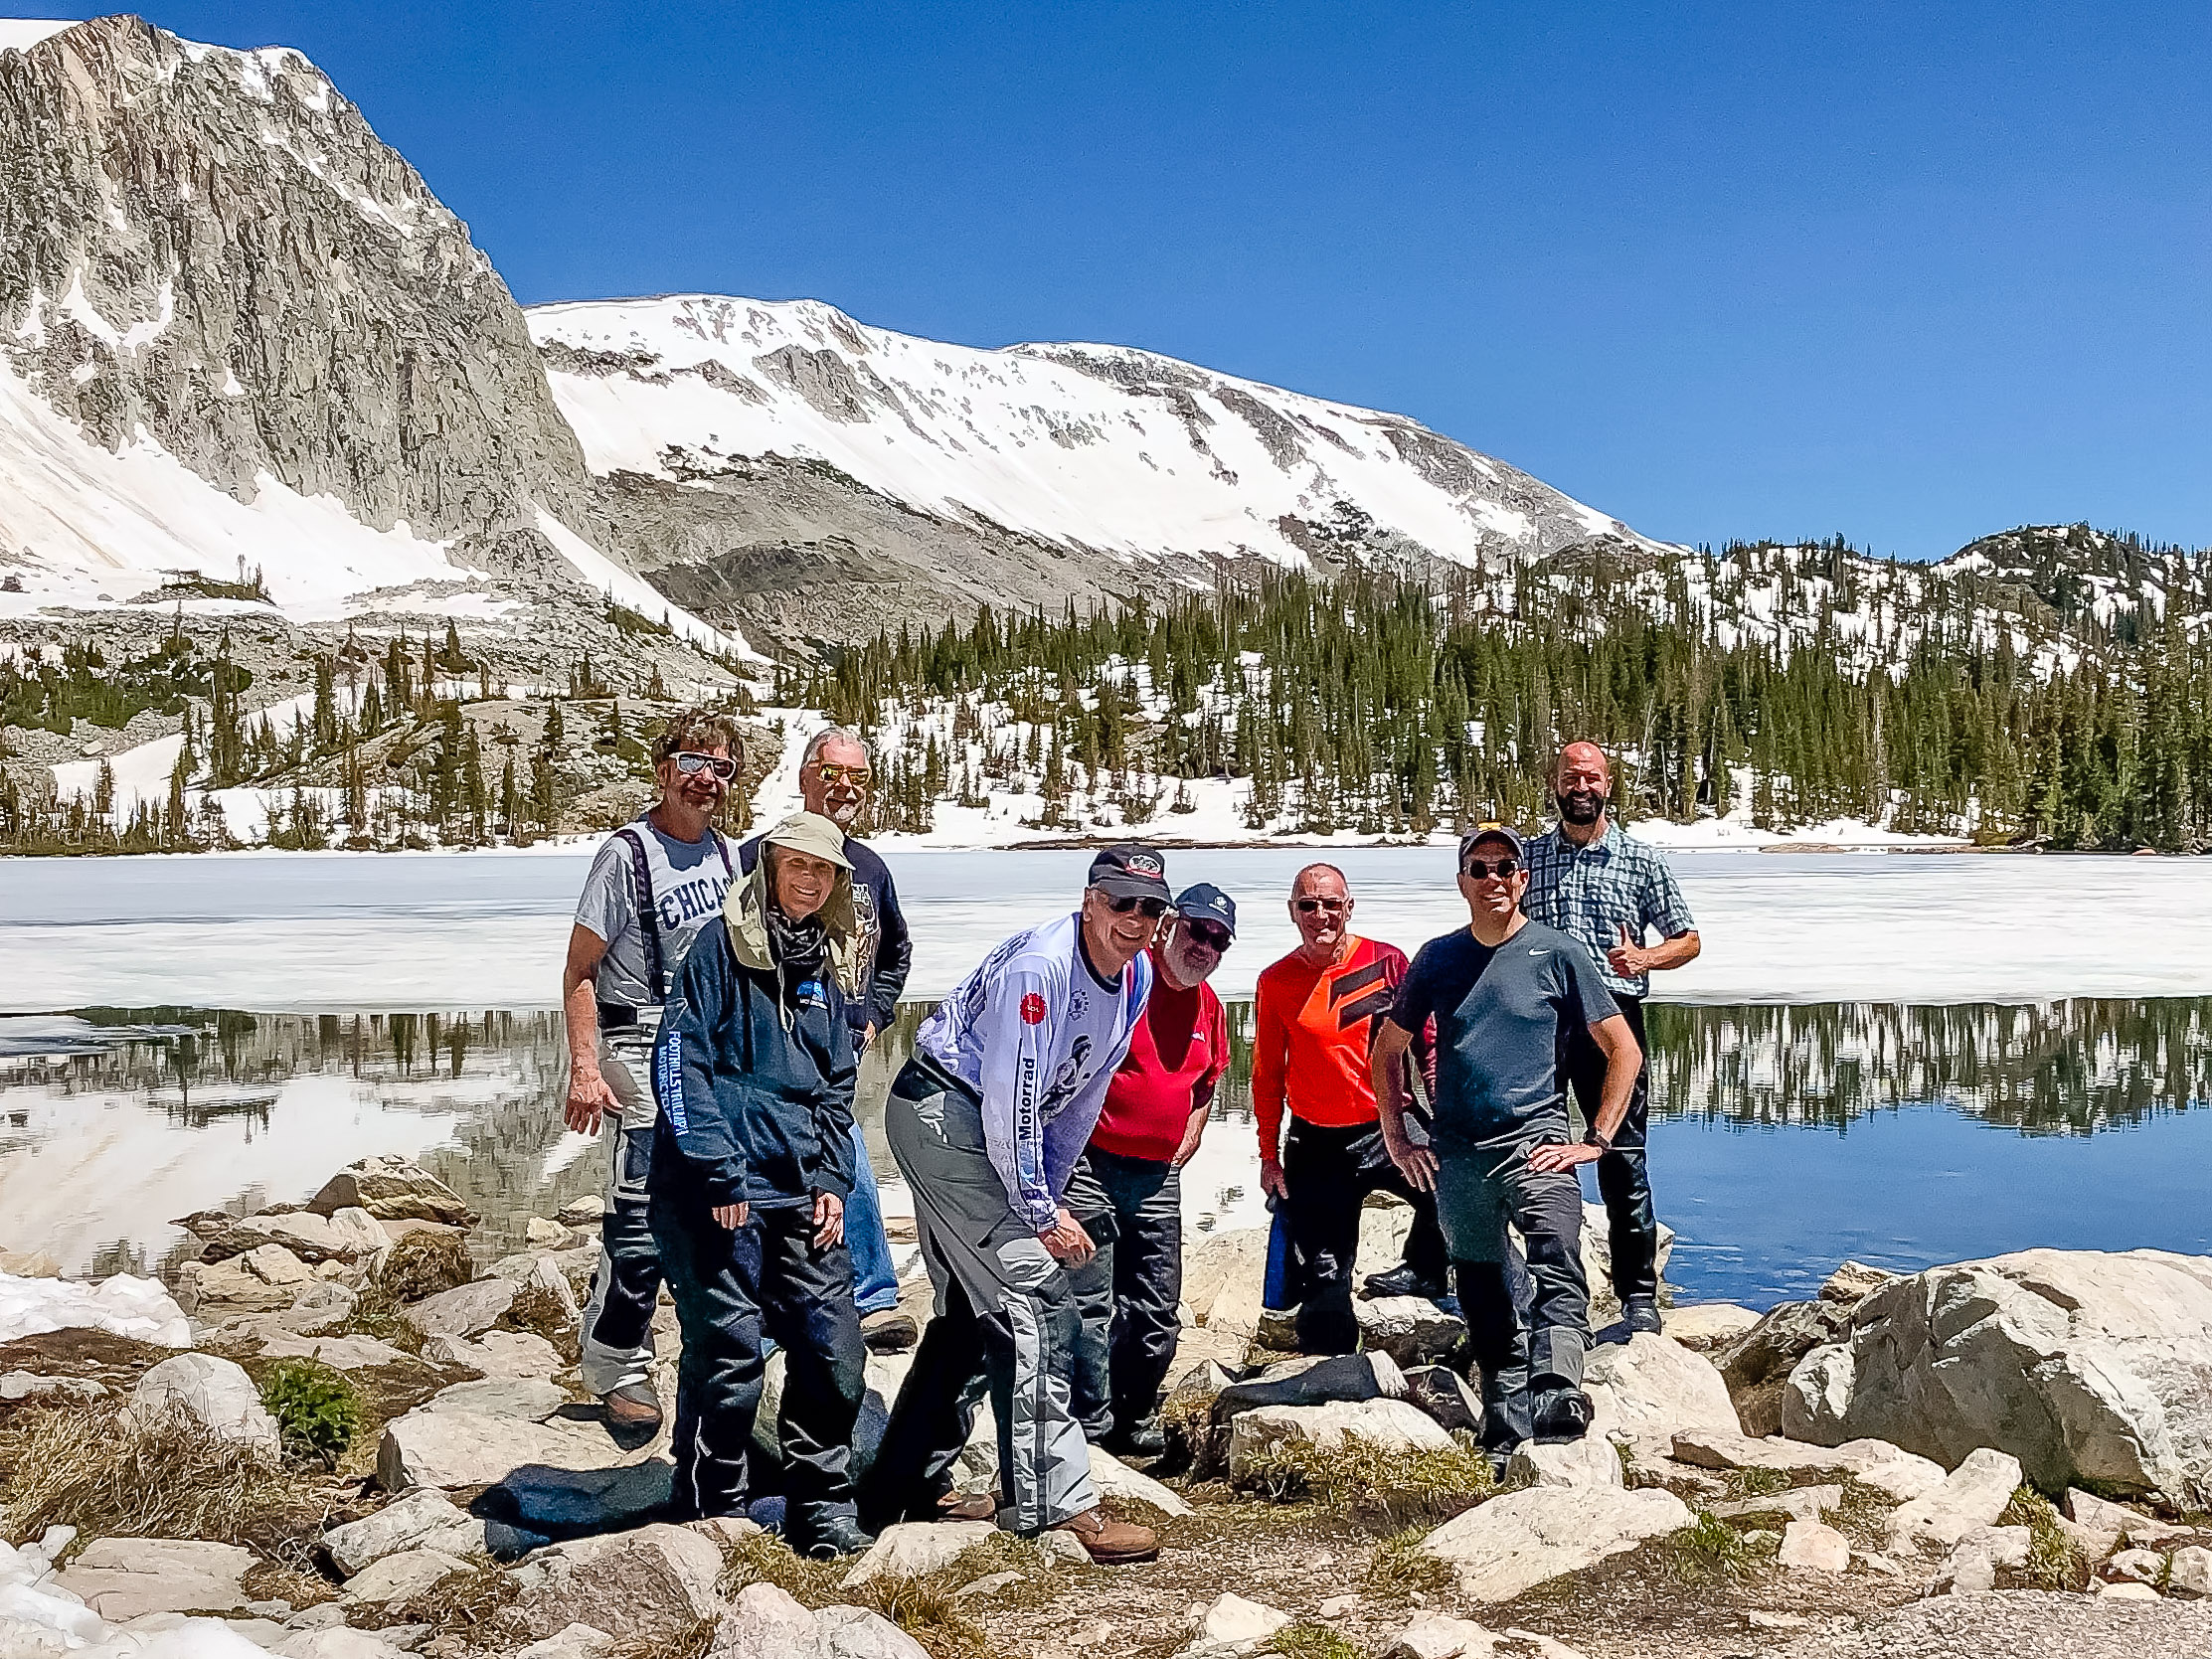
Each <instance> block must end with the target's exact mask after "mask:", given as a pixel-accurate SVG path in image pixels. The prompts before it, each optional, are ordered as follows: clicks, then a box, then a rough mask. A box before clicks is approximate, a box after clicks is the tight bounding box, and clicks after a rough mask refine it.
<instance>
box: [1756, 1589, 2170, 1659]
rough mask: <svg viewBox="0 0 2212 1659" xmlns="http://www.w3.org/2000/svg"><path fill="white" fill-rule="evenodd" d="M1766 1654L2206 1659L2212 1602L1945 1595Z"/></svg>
mask: <svg viewBox="0 0 2212 1659" xmlns="http://www.w3.org/2000/svg"><path fill="white" fill-rule="evenodd" d="M1769 1651H1770V1652H1771V1653H1773V1654H1774V1655H1775V1659H1896V1656H1898V1655H1901V1654H1911V1655H1913V1656H1914V1659H2208V1656H2212V1602H2202V1601H2195V1602H2192V1601H2106V1600H2098V1599H2093V1598H2091V1597H2089V1596H2083V1595H2060V1594H2054V1593H2052V1592H2050V1591H2047V1590H2032V1589H2008V1590H1997V1591H1995V1592H1993V1593H1991V1594H1986V1595H1946V1596H1941V1597H1937V1598H1935V1599H1932V1600H1928V1601H1918V1602H1915V1603H1914V1604H1913V1605H1911V1606H1909V1607H1899V1608H1897V1609H1896V1610H1895V1611H1892V1612H1887V1613H1878V1614H1876V1615H1875V1616H1874V1617H1872V1618H1869V1619H1867V1620H1866V1621H1865V1622H1864V1623H1862V1624H1860V1625H1859V1626H1858V1627H1857V1628H1856V1629H1854V1630H1849V1631H1840V1632H1832V1633H1824V1634H1821V1635H1816V1636H1804V1637H1800V1638H1799V1639H1798V1640H1796V1641H1794V1642H1792V1643H1790V1644H1789V1645H1788V1646H1787V1647H1777V1648H1773V1649H1770V1650H1769Z"/></svg>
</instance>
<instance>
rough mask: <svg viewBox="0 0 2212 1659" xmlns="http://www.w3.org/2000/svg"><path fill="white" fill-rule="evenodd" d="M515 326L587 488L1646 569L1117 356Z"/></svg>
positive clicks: (1206, 382)
mask: <svg viewBox="0 0 2212 1659" xmlns="http://www.w3.org/2000/svg"><path fill="white" fill-rule="evenodd" d="M527 316H528V318H529V322H530V331H531V334H532V337H533V338H535V339H536V340H537V341H538V343H539V345H540V347H541V349H542V350H543V351H544V354H545V357H546V362H547V367H548V369H549V371H550V375H549V378H550V380H551V383H552V386H553V392H554V397H555V400H556V401H557V402H558V403H559V405H560V407H561V412H562V413H563V414H564V415H567V416H568V418H569V423H570V424H571V425H572V426H573V427H574V428H575V430H576V433H577V436H578V438H579V439H580V440H581V441H582V443H583V445H584V453H585V457H586V459H587V461H588V462H589V463H590V465H591V467H592V469H593V470H594V471H595V472H597V473H600V474H611V473H616V472H629V473H640V474H645V475H647V476H654V477H660V478H665V479H678V480H685V481H694V480H701V479H706V478H711V477H713V476H715V475H717V474H721V473H726V472H728V471H730V470H731V469H732V468H733V466H735V465H737V464H738V463H741V462H743V461H745V460H748V459H755V458H758V457H762V456H767V455H777V456H782V457H785V458H787V459H794V460H805V461H812V462H823V463H827V464H828V465H829V466H831V467H834V468H836V469H837V470H838V471H840V472H842V473H844V474H847V475H849V476H850V477H851V478H852V479H854V480H857V481H858V482H859V483H860V484H862V485H864V486H866V487H867V488H868V489H870V490H872V491H876V492H879V493H880V494H882V495H885V496H888V497H890V498H892V499H893V500H895V501H897V502H900V503H903V504H905V505H906V506H907V507H909V508H912V509H914V510H917V511H919V512H922V513H926V514H931V515H935V516H936V517H939V518H943V519H947V520H951V521H953V522H957V523H966V524H970V525H975V526H979V527H992V528H1002V529H1006V530H1011V531H1013V532H1016V533H1018V534H1020V535H1023V536H1026V537H1031V538H1035V539H1036V540H1038V541H1040V542H1046V543H1052V544H1057V545H1059V546H1062V547H1066V548H1074V549H1081V550H1087V551H1092V552H1104V553H1106V554H1110V555H1113V556H1116V557H1118V558H1120V559H1124V560H1141V561H1157V560H1176V561H1182V560H1190V561H1204V560H1208V559H1211V558H1217V557H1218V558H1230V559H1236V558H1245V557H1251V556H1255V555H1257V556H1259V557H1261V558H1265V559H1269V560H1273V561H1276V562H1280V563H1297V564H1302V563H1305V562H1307V561H1308V560H1310V559H1314V558H1316V557H1321V558H1326V557H1328V556H1331V555H1339V556H1341V555H1345V554H1353V555H1360V554H1372V553H1383V554H1395V555H1397V556H1399V557H1400V558H1402V559H1404V560H1407V561H1414V562H1421V563H1426V562H1427V561H1428V560H1445V561H1449V562H1451V563H1453V564H1458V565H1474V564H1477V563H1480V562H1484V561H1488V562H1492V563H1500V562H1509V561H1511V560H1512V559H1515V558H1526V557H1529V556H1532V555H1538V554H1543V553H1549V552H1551V551H1553V550H1555V549H1557V548H1560V547H1564V546H1568V545H1572V544H1575V543H1581V542H1587V541H1589V540H1591V539H1592V538H1593V537H1613V538H1618V539H1621V540H1623V541H1626V542H1629V543H1633V544H1637V545H1641V546H1647V547H1649V546H1655V545H1656V544H1649V543H1645V542H1644V541H1643V539H1642V538H1640V537H1638V536H1636V535H1635V534H1634V533H1633V532H1632V531H1630V530H1629V529H1628V528H1627V527H1626V526H1625V525H1623V524H1621V523H1620V521H1618V520H1617V519H1613V518H1609V517H1607V516H1606V515H1605V514H1603V513H1601V512H1598V511H1596V510H1595V509H1593V508H1590V507H1586V506H1584V505H1583V504H1582V503H1580V502H1578V501H1574V500H1572V499H1570V498H1569V497H1567V496H1565V495H1562V494H1561V493H1560V492H1559V491H1557V490H1555V489H1553V488H1551V487H1550V486H1549V485H1547V484H1544V483H1541V482H1539V481H1538V480H1537V479H1534V478H1531V477H1530V476H1529V475H1528V474H1527V473H1524V472H1521V471H1519V470H1517V469H1516V468H1514V467H1511V466H1508V465H1506V464H1505V463H1504V462H1502V461H1497V460H1493V459H1491V458H1490V457H1489V456H1486V455H1481V454H1477V453H1476V452H1475V451H1473V450H1471V449H1468V448H1466V447H1465V446H1464V445H1462V444H1458V443H1455V442H1453V441H1451V440H1450V439H1449V438H1446V437H1442V436H1440V435H1438V434H1437V433H1435V432H1433V431H1430V430H1429V429H1428V428H1427V427H1425V426H1422V425H1420V424H1419V423H1417V422H1415V421H1413V420H1411V419H1408V418H1407V417H1405V416H1404V415H1387V414H1379V413H1377V412H1375V411H1373V410H1364V409H1356V408H1353V407H1351V406H1349V405H1346V404H1336V403H1329V402H1326V401H1324V400H1322V399H1319V398H1309V397H1304V396H1301V395H1299V394H1297V393H1291V392H1284V391H1281V390H1278V389H1277V388H1275V387H1272V386H1263V385H1260V384H1258V383H1257V382H1253V381H1246V380H1238V379H1235V378H1233V377H1230V376H1227V375H1219V374H1215V373H1213V372H1212V371H1210V370H1206V369H1201V368H1198V367H1195V366H1194V365H1191V364H1188V363H1181V362H1177V361H1176V360H1174V359H1172V358H1167V357H1160V356H1157V355H1155V354H1153V353H1150V352H1143V351H1136V350H1132V349H1130V348H1127V347H1122V346H1094V345H1021V346H1010V347H1007V348H1005V349H1003V350H997V351H982V350H977V349H975V348H973V347H968V346H954V345H946V344H942V343H940V342H938V341H934V340H923V339H917V338H914V337H912V336H909V335H904V334H895V333H892V332H891V331H889V330H887V329H881V328H871V327H868V326H866V325H864V324H861V323H857V322H855V321H853V319H851V318H850V317H848V316H846V315H845V314H844V313H843V312H841V311H839V310H837V309H836V308H835V307H833V306H829V305H825V304H822V303H820V302H818V301H814V300H793V301H784V302H769V301H763V300H750V299H736V298H723V297H717V296H711V295H696V294H695V295H679V296H673V297H667V298H659V299H640V300H617V301H604V302H592V303H579V304H564V305H542V306H537V307H534V308H532V309H531V310H530V311H529V312H528V313H527ZM1424 556H1426V558H1424Z"/></svg>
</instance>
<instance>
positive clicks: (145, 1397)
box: [130, 1354, 282, 1456]
mask: <svg viewBox="0 0 2212 1659" xmlns="http://www.w3.org/2000/svg"><path fill="white" fill-rule="evenodd" d="M130 1410H131V1412H132V1414H133V1415H135V1416H137V1417H138V1418H139V1420H140V1421H142V1422H154V1421H158V1420H159V1419H160V1418H161V1417H163V1416H164V1415H166V1414H167V1413H169V1412H171V1411H174V1410H182V1411H184V1412H185V1413H186V1414H187V1415H188V1416H191V1417H192V1418H194V1419H195V1420H197V1421H198V1422H200V1423H201V1424H202V1425H203V1426H205V1427H206V1428H207V1429H208V1431H209V1432H210V1433H212V1434H214V1435H215V1436H216V1437H217V1438H218V1439H224V1440H235V1441H237V1442H238V1443H239V1444H241V1445H245V1446H251V1447H253V1448H254V1449H255V1450H257V1451H261V1452H266V1453H267V1454H269V1455H270V1456H274V1455H275V1454H276V1452H277V1451H278V1450H279V1449H281V1446H282V1436H281V1435H279V1434H278V1432H277V1428H276V1419H275V1418H274V1417H272V1416H270V1415H269V1414H268V1408H266V1407H265V1406H263V1405H262V1404H261V1395H260V1391H259V1390H258V1389H256V1388H255V1387H254V1379H253V1378H251V1377H249V1376H247V1375H246V1372H245V1369H244V1368H243V1367H241V1366H238V1365H236V1364H234V1363H233V1362H232V1361H230V1360H221V1359H217V1358H216V1357H215V1356H214V1355H213V1354H179V1355H177V1356H176V1358H174V1359H169V1360H163V1361H162V1362H161V1363H160V1364H159V1365H157V1366H155V1367H153V1368H152V1369H151V1370H149V1371H148V1372H147V1373H146V1374H145V1375H144V1376H143V1377H141V1378H139V1379H138V1384H137V1387H135V1388H133V1389H132V1390H131V1391H130Z"/></svg>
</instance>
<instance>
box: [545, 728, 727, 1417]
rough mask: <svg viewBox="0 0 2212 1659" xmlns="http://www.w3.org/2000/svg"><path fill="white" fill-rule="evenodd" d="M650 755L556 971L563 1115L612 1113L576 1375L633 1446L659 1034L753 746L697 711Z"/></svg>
mask: <svg viewBox="0 0 2212 1659" xmlns="http://www.w3.org/2000/svg"><path fill="white" fill-rule="evenodd" d="M653 759H654V774H655V776H656V777H657V778H658V779H659V781H660V799H659V800H658V801H657V802H656V803H654V805H653V807H652V809H651V810H650V811H648V812H646V813H644V814H643V815H642V816H640V817H639V818H638V819H637V821H636V822H634V823H630V824H625V825H623V826H622V827H621V828H620V829H618V830H616V831H615V832H614V833H613V834H612V835H610V836H608V837H607V838H606V841H605V844H604V845H602V846H601V847H600V848H599V851H598V856H597V857H596V858H594V859H593V860H592V869H591V872H590V874H588V875H587V876H586V877H585V878H584V895H583V897H582V898H581V899H580V900H579V901H578V902H577V908H576V925H575V926H574V927H572V928H571V929H570V931H569V957H568V963H567V965H566V967H565V968H564V969H563V971H562V974H561V1007H562V1012H563V1015H564V1017H565V1019H566V1021H567V1025H568V1032H569V1091H568V1098H567V1101H566V1103H565V1106H564V1109H563V1116H564V1118H565V1119H566V1121H567V1123H568V1126H569V1127H570V1128H571V1129H574V1130H575V1131H576V1132H577V1133H579V1134H585V1135H596V1134H597V1133H598V1130H599V1123H600V1121H601V1120H602V1119H607V1118H610V1119H612V1120H613V1122H614V1125H615V1128H616V1133H615V1135H614V1137H613V1167H612V1171H611V1175H610V1179H609V1181H608V1185H607V1195H606V1210H605V1213H604V1215H603V1216H602V1218H601V1220H600V1223H599V1239H600V1244H601V1250H600V1255H599V1264H598V1268H597V1271H596V1273H595V1274H594V1275H593V1279H592V1300H591V1304H590V1306H588V1307H587V1308H586V1309H585V1310H584V1323H583V1329H582V1337H583V1343H582V1347H583V1355H582V1363H581V1366H580V1370H581V1371H582V1373H583V1376H584V1386H585V1387H586V1388H587V1389H589V1390H590V1391H591V1392H592V1393H593V1394H596V1395H597V1396H598V1397H599V1399H600V1400H601V1401H602V1402H603V1403H604V1404H605V1407H606V1419H607V1422H608V1425H609V1426H611V1427H613V1428H615V1429H617V1430H619V1431H621V1432H622V1433H623V1434H624V1435H625V1437H626V1436H627V1435H629V1434H632V1433H634V1434H637V1435H640V1436H643V1435H646V1434H649V1433H651V1431H652V1430H653V1429H656V1428H658V1427H659V1426H660V1401H659V1399H658V1397H657V1396H656V1395H655V1394H654V1392H653V1386H652V1376H651V1370H652V1363H653V1305H654V1303H655V1301H656V1300H657V1299H658V1297H659V1295H660V1276H661V1275H660V1256H659V1254H658V1252H657V1251H656V1250H655V1249H654V1248H653V1235H652V1230H651V1228H650V1226H649V1225H648V1224H647V1221H646V1193H645V1180H646V1176H647V1174H648V1173H649V1172H650V1170H651V1167H652V1149H653V1117H654V1111H655V1108H654V1104H653V1087H652V1053H653V1039H654V1037H655V1036H656V1035H657V1034H658V1032H659V1030H660V1010H661V1004H662V1003H663V1002H664V1001H666V1000H667V996H668V988H669V986H671V985H672V984H673V983H674V982H675V978H676V970H677V969H678V968H679V967H681V966H682V965H683V959H684V952H685V951H687V950H688V949H690V947H691V942H692V940H693V939H694V938H695V937H696V936H697V935H698V933H699V932H700V931H701V929H703V928H704V927H705V926H706V925H707V923H708V922H710V921H713V920H715V919H716V918H717V917H719V916H720V915H721V914H722V899H723V895H724V893H725V892H726V891H727V890H728V889H729V886H730V882H731V876H732V863H731V853H730V848H729V845H728V843H727V842H725V841H724V840H723V838H722V836H721V834H720V833H719V832H718V831H717V830H716V829H715V828H714V825H713V819H714V817H715V815H716V814H717V813H719V812H720V811H721V810H722V803H723V800H724V798H725V797H726V796H727V795H728V794H729V791H730V787H731V785H732V784H733V783H735V782H736V781H737V778H738V774H739V771H740V769H741V768H742V767H743V765H744V761H745V749H744V746H743V745H742V744H740V743H739V741H738V733H737V728H736V727H735V726H733V725H731V723H730V722H729V721H728V720H726V719H725V718H723V717H722V716H720V715H717V714H712V713H709V712H708V711H706V710H702V709H694V710H690V711H687V712H686V713H684V714H681V715H678V716H677V717H676V718H675V719H674V720H672V721H670V722H669V724H668V729H667V730H666V731H665V732H663V733H662V734H661V736H660V737H659V739H657V740H656V741H655V743H654V745H653Z"/></svg>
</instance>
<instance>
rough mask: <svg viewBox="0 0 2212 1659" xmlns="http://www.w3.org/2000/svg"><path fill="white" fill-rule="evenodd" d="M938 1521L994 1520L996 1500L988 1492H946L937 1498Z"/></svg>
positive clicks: (996, 1513)
mask: <svg viewBox="0 0 2212 1659" xmlns="http://www.w3.org/2000/svg"><path fill="white" fill-rule="evenodd" d="M937 1519H938V1520H939V1521H995V1520H997V1519H998V1500H997V1499H996V1498H994V1497H992V1496H991V1495H990V1493H988V1492H947V1493H945V1495H944V1496H943V1497H941V1498H939V1499H937Z"/></svg>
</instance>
